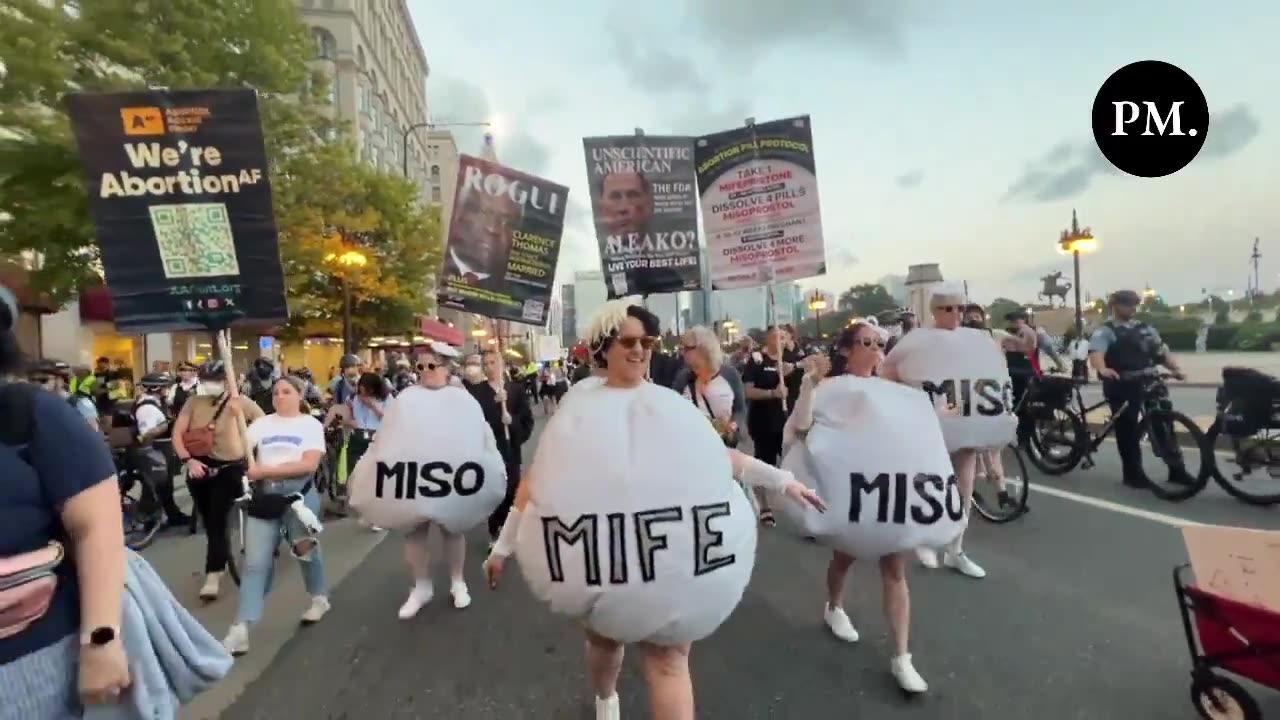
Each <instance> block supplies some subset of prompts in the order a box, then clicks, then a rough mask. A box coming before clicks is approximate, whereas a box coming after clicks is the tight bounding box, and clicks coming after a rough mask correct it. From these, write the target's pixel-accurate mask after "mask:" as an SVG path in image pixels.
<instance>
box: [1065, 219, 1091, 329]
mask: <svg viewBox="0 0 1280 720" xmlns="http://www.w3.org/2000/svg"><path fill="white" fill-rule="evenodd" d="M1097 249H1098V241H1097V240H1096V239H1094V237H1093V231H1092V230H1090V229H1089V228H1083V229H1081V227H1080V221H1079V220H1078V219H1077V218H1076V211H1075V209H1074V208H1073V209H1072V210H1071V229H1070V230H1063V231H1062V235H1061V236H1060V237H1059V238H1058V252H1061V253H1062V254H1063V255H1070V256H1071V262H1072V266H1073V268H1074V270H1075V275H1074V277H1073V279H1072V287H1074V288H1075V291H1076V341H1077V342H1078V341H1079V340H1080V339H1081V338H1083V337H1084V310H1083V308H1082V307H1081V305H1080V254H1081V253H1091V252H1093V251H1095V250H1097Z"/></svg>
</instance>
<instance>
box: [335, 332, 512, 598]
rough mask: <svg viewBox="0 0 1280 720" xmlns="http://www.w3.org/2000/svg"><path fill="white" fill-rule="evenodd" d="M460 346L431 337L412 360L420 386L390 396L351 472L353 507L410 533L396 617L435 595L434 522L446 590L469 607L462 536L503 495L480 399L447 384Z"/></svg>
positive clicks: (502, 475)
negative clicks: (405, 582) (408, 585)
mask: <svg viewBox="0 0 1280 720" xmlns="http://www.w3.org/2000/svg"><path fill="white" fill-rule="evenodd" d="M457 356H458V351H457V350H454V349H453V348H451V347H449V346H448V345H445V344H444V343H439V342H433V343H431V345H430V350H428V351H427V352H426V353H425V354H423V356H422V358H421V361H420V363H419V365H418V368H419V371H420V374H419V378H418V384H417V385H415V386H413V387H409V388H406V389H405V390H404V392H402V393H400V395H399V396H397V397H396V400H395V402H393V403H391V404H390V405H389V406H388V408H387V411H386V414H385V415H383V417H382V424H381V426H380V427H379V429H378V433H377V434H376V435H375V436H374V437H373V444H372V445H370V446H369V450H368V451H367V452H366V453H365V454H364V457H362V458H360V462H359V463H357V464H356V467H355V469H354V470H353V471H352V473H351V480H350V491H351V496H350V497H351V506H352V507H354V508H355V509H356V510H357V511H358V512H359V513H360V515H361V517H363V518H364V519H366V520H368V521H369V522H370V523H371V524H373V525H376V526H378V527H384V528H405V529H408V530H409V533H408V537H407V538H406V539H405V555H404V557H405V562H406V563H407V564H408V566H409V569H410V571H411V572H412V574H413V581H414V584H413V589H412V590H411V591H410V592H409V597H408V598H407V599H406V600H405V601H404V604H403V605H401V606H400V612H399V615H400V619H402V620H408V619H410V618H412V617H414V616H415V615H417V614H418V611H419V610H421V609H422V608H423V606H425V605H426V604H427V603H428V602H430V601H431V598H432V597H433V595H434V594H435V590H434V587H433V586H432V583H431V562H430V556H429V555H428V554H427V533H428V532H429V531H430V529H431V526H432V525H438V526H439V527H440V532H441V533H443V535H444V551H445V555H446V556H447V557H448V558H449V577H450V588H449V594H450V595H451V596H452V598H453V606H454V607H455V608H458V609H459V610H461V609H463V608H465V607H467V606H469V605H470V604H471V594H470V593H469V592H468V590H467V583H466V581H465V580H464V579H463V568H464V565H465V562H466V544H465V538H464V537H463V533H465V532H466V531H468V530H470V529H471V528H473V527H475V526H476V525H479V524H480V523H482V522H485V521H486V520H487V519H488V518H489V515H490V514H491V513H492V512H493V511H494V510H495V509H496V508H497V507H498V504H499V503H500V502H502V498H503V497H504V496H505V495H506V488H507V478H506V469H505V467H504V463H503V458H502V455H501V454H500V453H499V452H498V445H497V440H496V439H495V438H494V434H493V430H492V429H490V427H489V424H488V423H487V422H485V417H484V412H483V410H482V409H481V408H480V404H479V403H477V402H476V400H475V398H474V397H472V396H471V394H470V393H468V392H467V391H466V390H464V389H462V388H460V387H457V386H455V385H453V384H452V382H451V379H450V370H451V369H452V364H451V363H452V361H453V359H454V358H456V357H457Z"/></svg>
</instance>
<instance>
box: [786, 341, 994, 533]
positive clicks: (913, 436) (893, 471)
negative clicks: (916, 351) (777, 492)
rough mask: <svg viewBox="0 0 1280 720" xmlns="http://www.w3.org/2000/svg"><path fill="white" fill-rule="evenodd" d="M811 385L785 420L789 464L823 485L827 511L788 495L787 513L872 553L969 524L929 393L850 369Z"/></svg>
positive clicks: (807, 527) (810, 528)
mask: <svg viewBox="0 0 1280 720" xmlns="http://www.w3.org/2000/svg"><path fill="white" fill-rule="evenodd" d="M911 334H914V333H911ZM988 342H989V341H988ZM805 385H806V386H805V387H804V388H803V389H802V390H801V393H800V400H799V401H797V403H796V407H795V409H794V411H793V412H792V415H791V419H789V420H788V423H787V433H786V437H787V440H788V449H787V451H786V455H785V457H784V458H783V461H782V467H783V469H784V470H789V471H791V472H792V473H793V474H794V475H795V477H796V479H797V480H799V481H800V482H802V483H804V484H805V485H807V486H809V487H810V488H813V489H814V490H815V491H817V493H818V494H819V495H820V496H821V497H822V498H823V500H825V501H826V503H827V512H825V513H819V512H817V511H816V510H813V509H812V508H808V507H803V506H801V505H798V504H796V503H784V504H782V505H781V506H780V510H781V512H782V515H783V518H784V519H785V520H787V521H789V522H791V523H792V524H795V525H797V526H799V528H800V529H801V531H802V532H803V533H804V534H806V535H811V536H814V537H816V538H817V539H818V540H819V541H820V542H822V543H823V544H825V545H828V546H830V547H832V548H835V549H837V550H840V551H842V552H845V553H848V554H850V555H854V556H860V557H868V558H874V557H880V556H883V555H888V554H891V553H896V552H901V551H903V550H909V549H911V548H915V547H922V546H928V547H937V546H942V545H945V544H947V543H948V542H950V541H951V540H952V539H954V538H955V537H956V535H958V534H959V533H960V532H961V531H962V530H963V529H964V526H965V523H966V518H965V514H964V503H963V502H961V499H960V491H959V488H958V486H957V485H956V478H955V474H954V472H953V470H952V467H951V458H950V456H949V455H948V453H947V448H946V444H945V442H944V441H943V437H942V430H941V428H940V427H939V424H938V416H937V412H936V410H935V409H934V407H933V405H932V404H931V403H930V402H929V399H928V396H927V395H925V394H924V393H923V392H920V391H919V390H915V389H913V388H909V387H905V386H903V385H900V384H898V383H893V382H889V381H887V380H881V379H880V378H859V377H853V376H849V375H843V376H839V377H834V378H830V379H827V380H823V381H822V382H820V383H818V385H817V387H812V386H810V385H809V383H808V381H806V383H805ZM806 426H807V428H808V429H807V432H804V431H805V428H806ZM801 434H803V435H804V437H803V438H801V437H800V435H801Z"/></svg>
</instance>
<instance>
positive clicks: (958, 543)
mask: <svg viewBox="0 0 1280 720" xmlns="http://www.w3.org/2000/svg"><path fill="white" fill-rule="evenodd" d="M977 459H978V453H977V451H976V450H967V449H966V450H957V451H956V452H954V453H952V454H951V465H952V467H954V468H955V471H956V485H957V486H958V489H959V490H960V504H961V506H962V507H963V508H964V513H965V515H966V516H967V515H969V508H970V506H971V504H972V503H973V482H974V473H975V472H976V470H977V467H976V466H977ZM966 528H967V526H966ZM943 562H944V563H945V564H946V565H947V567H951V568H955V569H956V570H959V571H960V572H962V573H964V574H965V575H968V576H969V577H971V578H984V577H986V576H987V571H986V570H983V569H982V566H981V565H978V564H977V563H976V562H974V561H973V560H972V559H970V558H969V557H968V556H967V555H965V553H964V530H961V531H960V534H959V535H956V538H955V540H952V541H951V544H950V545H949V546H948V547H947V552H946V554H945V556H944V557H943Z"/></svg>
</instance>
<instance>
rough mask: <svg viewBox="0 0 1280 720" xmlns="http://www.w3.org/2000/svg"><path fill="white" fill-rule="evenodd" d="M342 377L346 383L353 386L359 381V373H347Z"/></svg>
mask: <svg viewBox="0 0 1280 720" xmlns="http://www.w3.org/2000/svg"><path fill="white" fill-rule="evenodd" d="M343 377H345V378H346V379H347V382H349V383H351V384H352V385H355V384H356V382H357V381H359V380H360V373H347V374H346V375H344V376H343Z"/></svg>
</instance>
